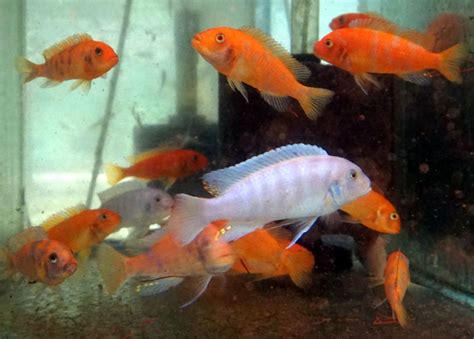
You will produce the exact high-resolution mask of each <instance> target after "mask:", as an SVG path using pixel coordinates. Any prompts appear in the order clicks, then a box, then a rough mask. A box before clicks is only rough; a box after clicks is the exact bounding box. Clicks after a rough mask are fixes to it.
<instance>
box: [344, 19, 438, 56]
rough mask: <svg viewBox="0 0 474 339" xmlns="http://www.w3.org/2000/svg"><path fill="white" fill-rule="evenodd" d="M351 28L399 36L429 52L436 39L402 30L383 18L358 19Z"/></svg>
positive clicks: (413, 31)
mask: <svg viewBox="0 0 474 339" xmlns="http://www.w3.org/2000/svg"><path fill="white" fill-rule="evenodd" d="M349 27H350V28H368V29H372V30H375V31H380V32H385V33H390V34H394V35H397V36H399V37H401V38H403V39H406V40H409V41H411V42H413V43H415V44H417V45H420V46H422V47H423V48H425V49H427V50H430V51H431V50H432V49H433V46H434V43H435V37H434V36H432V35H431V34H426V33H422V32H418V31H415V30H413V29H405V28H402V27H400V26H398V25H396V24H394V23H393V22H390V21H388V20H386V19H384V18H383V17H372V18H365V19H357V20H354V21H352V22H351V23H350V24H349Z"/></svg>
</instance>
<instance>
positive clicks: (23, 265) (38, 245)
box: [0, 227, 77, 286]
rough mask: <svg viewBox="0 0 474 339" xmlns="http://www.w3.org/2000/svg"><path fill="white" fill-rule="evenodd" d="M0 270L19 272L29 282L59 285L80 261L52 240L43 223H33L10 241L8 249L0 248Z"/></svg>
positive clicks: (3, 273)
mask: <svg viewBox="0 0 474 339" xmlns="http://www.w3.org/2000/svg"><path fill="white" fill-rule="evenodd" d="M0 267H3V269H2V270H1V272H0V273H2V274H1V275H4V276H7V277H8V276H11V275H13V274H15V273H20V274H21V275H23V276H24V277H25V278H26V279H27V280H28V281H29V282H41V283H44V284H47V285H51V286H54V285H58V284H60V283H62V282H63V281H64V280H65V279H66V278H68V277H69V276H71V275H72V274H73V273H74V272H75V271H76V268H77V261H76V259H75V258H74V255H73V253H72V252H71V250H70V249H69V248H68V247H67V246H65V245H64V244H62V243H60V242H58V241H55V240H49V239H47V238H46V234H45V232H44V230H43V229H42V228H41V227H31V228H28V229H26V230H24V231H23V232H20V233H19V234H17V235H16V236H15V237H14V238H13V239H10V241H9V249H8V250H4V249H2V250H0Z"/></svg>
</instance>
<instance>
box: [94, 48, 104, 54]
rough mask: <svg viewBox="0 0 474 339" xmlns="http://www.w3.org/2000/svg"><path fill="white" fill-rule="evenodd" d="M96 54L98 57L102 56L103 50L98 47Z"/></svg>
mask: <svg viewBox="0 0 474 339" xmlns="http://www.w3.org/2000/svg"><path fill="white" fill-rule="evenodd" d="M95 54H97V55H102V48H99V47H97V48H96V49H95Z"/></svg>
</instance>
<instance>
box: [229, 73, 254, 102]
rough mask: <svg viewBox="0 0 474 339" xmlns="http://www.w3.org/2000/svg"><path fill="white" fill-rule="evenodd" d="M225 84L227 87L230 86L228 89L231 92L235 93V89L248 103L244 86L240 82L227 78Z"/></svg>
mask: <svg viewBox="0 0 474 339" xmlns="http://www.w3.org/2000/svg"><path fill="white" fill-rule="evenodd" d="M227 82H228V83H229V86H230V88H232V90H234V91H235V90H236V89H237V90H238V91H239V92H240V94H242V96H243V97H244V99H245V101H247V103H249V97H248V95H247V90H246V89H245V86H244V84H243V83H242V82H240V81H238V80H232V79H231V78H227Z"/></svg>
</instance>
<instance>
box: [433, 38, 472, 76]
mask: <svg viewBox="0 0 474 339" xmlns="http://www.w3.org/2000/svg"><path fill="white" fill-rule="evenodd" d="M467 57H468V50H467V48H466V45H464V44H457V45H454V46H453V47H451V48H448V49H447V50H445V51H443V52H441V64H440V66H439V71H440V72H441V74H443V75H444V76H445V77H446V79H448V80H449V81H452V82H454V83H457V84H461V83H462V76H461V70H460V67H461V64H462V63H463V62H464V61H465V60H466V59H467Z"/></svg>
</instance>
